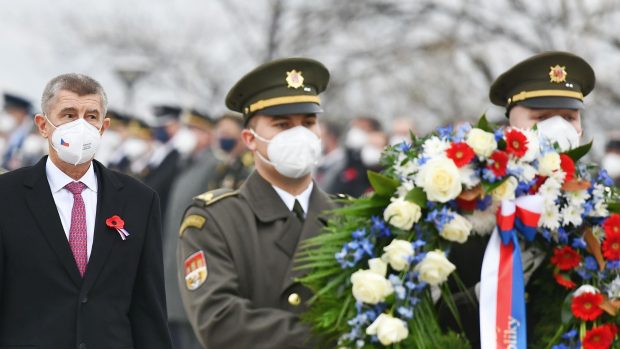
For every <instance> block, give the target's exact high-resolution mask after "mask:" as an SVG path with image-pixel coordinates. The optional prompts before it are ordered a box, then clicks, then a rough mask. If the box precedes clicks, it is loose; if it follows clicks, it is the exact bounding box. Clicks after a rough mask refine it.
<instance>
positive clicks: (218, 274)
mask: <svg viewBox="0 0 620 349" xmlns="http://www.w3.org/2000/svg"><path fill="white" fill-rule="evenodd" d="M330 208H332V204H331V203H330V200H329V197H328V196H327V194H325V193H324V192H322V191H321V190H320V189H319V188H318V186H317V185H316V184H315V185H314V187H313V189H312V193H311V195H310V201H309V206H308V212H307V214H306V219H305V221H304V222H303V223H302V222H300V221H299V220H298V219H297V218H296V217H295V216H294V214H293V213H292V212H291V211H289V210H288V208H287V207H286V205H285V204H284V202H282V200H281V199H280V197H279V196H278V194H277V193H276V191H275V190H274V189H273V187H272V186H271V184H269V183H268V182H267V181H265V180H264V179H263V178H262V177H261V176H260V175H259V174H258V173H257V172H254V173H253V174H252V175H251V176H250V177H249V178H248V180H247V181H246V182H245V183H244V185H243V186H242V187H241V188H240V189H239V191H230V190H229V191H226V192H222V191H215V192H208V193H205V194H203V195H201V196H199V197H197V200H195V202H194V204H193V205H192V206H190V208H189V209H188V210H187V212H186V214H185V218H184V221H183V224H182V226H181V229H180V235H181V240H180V241H179V245H178V249H177V263H178V267H179V286H180V289H181V298H182V300H183V304H184V306H185V310H186V311H187V314H188V317H189V321H190V323H191V324H192V327H193V328H194V331H195V332H196V334H197V336H198V338H199V340H200V342H201V343H202V344H203V345H204V346H205V348H207V349H212V348H217V349H220V348H235V349H243V348H253V349H261V348H270V349H274V348H308V347H311V346H312V343H311V340H310V333H309V332H310V331H309V328H308V327H307V326H306V325H305V324H302V323H300V321H299V319H298V314H299V313H300V312H302V311H303V310H304V302H305V301H307V300H308V299H309V298H310V296H311V293H310V291H309V290H308V289H306V288H304V287H303V286H302V285H301V284H299V283H298V282H296V281H295V278H297V277H300V276H302V273H303V272H302V271H300V270H295V269H294V256H295V254H296V253H297V252H298V250H299V248H298V246H299V242H300V241H303V240H305V239H308V238H310V237H313V236H316V235H317V234H318V233H319V231H320V230H321V228H322V227H323V226H324V224H325V221H324V220H323V219H322V218H321V217H320V213H321V212H323V211H325V210H328V209H330Z"/></svg>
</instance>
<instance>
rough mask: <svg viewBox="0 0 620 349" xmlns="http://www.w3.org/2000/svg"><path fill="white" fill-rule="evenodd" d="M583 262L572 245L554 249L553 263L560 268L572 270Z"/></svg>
mask: <svg viewBox="0 0 620 349" xmlns="http://www.w3.org/2000/svg"><path fill="white" fill-rule="evenodd" d="M580 262H581V256H580V255H579V253H578V252H577V251H575V250H574V249H573V248H572V247H570V246H563V247H556V248H555V249H554V250H553V257H551V263H552V264H553V265H555V266H557V267H558V269H560V270H570V269H573V268H575V267H576V266H578V265H579V263H580Z"/></svg>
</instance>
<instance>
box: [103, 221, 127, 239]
mask: <svg viewBox="0 0 620 349" xmlns="http://www.w3.org/2000/svg"><path fill="white" fill-rule="evenodd" d="M105 224H106V225H107V226H108V228H110V229H115V230H116V231H117V232H118V235H120V236H121V239H123V240H127V237H128V236H129V232H127V230H125V221H124V220H123V219H122V218H121V217H119V216H117V215H114V216H112V217H110V218H108V219H106V220H105Z"/></svg>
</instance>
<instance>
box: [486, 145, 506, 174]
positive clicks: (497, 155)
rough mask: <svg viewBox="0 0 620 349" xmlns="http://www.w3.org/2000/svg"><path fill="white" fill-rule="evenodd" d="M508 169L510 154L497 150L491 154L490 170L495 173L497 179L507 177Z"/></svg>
mask: <svg viewBox="0 0 620 349" xmlns="http://www.w3.org/2000/svg"><path fill="white" fill-rule="evenodd" d="M507 167H508V154H507V153H506V152H505V151H501V150H496V151H494V152H493V154H491V164H490V165H489V168H490V169H491V170H492V171H493V174H495V176H497V177H503V176H505V175H506V168H507Z"/></svg>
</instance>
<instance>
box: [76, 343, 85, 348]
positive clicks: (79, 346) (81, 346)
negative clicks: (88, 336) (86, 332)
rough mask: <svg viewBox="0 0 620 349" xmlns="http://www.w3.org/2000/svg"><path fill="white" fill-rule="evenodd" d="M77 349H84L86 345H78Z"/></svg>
mask: <svg viewBox="0 0 620 349" xmlns="http://www.w3.org/2000/svg"><path fill="white" fill-rule="evenodd" d="M78 349H86V343H80V345H78Z"/></svg>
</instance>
